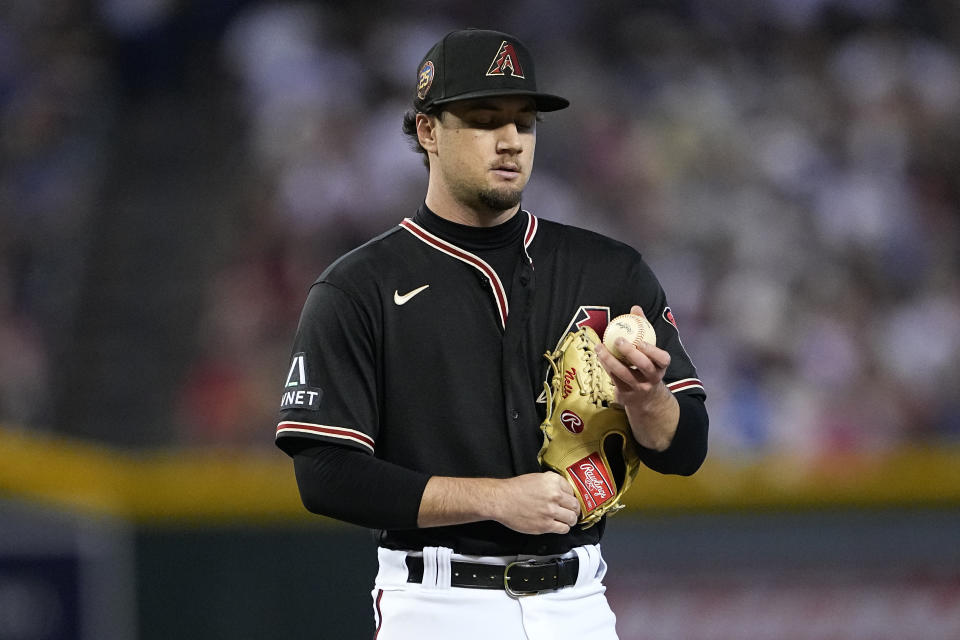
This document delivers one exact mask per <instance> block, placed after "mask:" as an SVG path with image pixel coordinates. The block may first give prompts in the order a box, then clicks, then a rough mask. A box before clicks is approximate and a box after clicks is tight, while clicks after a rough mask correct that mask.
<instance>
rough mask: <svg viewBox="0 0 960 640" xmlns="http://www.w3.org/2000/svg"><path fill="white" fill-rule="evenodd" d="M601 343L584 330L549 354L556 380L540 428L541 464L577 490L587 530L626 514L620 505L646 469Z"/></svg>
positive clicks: (548, 385) (549, 386)
mask: <svg viewBox="0 0 960 640" xmlns="http://www.w3.org/2000/svg"><path fill="white" fill-rule="evenodd" d="M599 342H600V338H599V337H598V336H597V333H596V332H595V331H594V330H593V329H591V328H590V327H584V328H582V329H580V330H579V331H575V332H574V331H571V332H569V333H568V334H567V335H566V336H565V337H564V339H563V341H562V342H561V343H560V346H559V347H557V349H556V351H554V352H553V353H547V354H545V355H546V358H547V360H549V361H550V366H551V367H552V369H553V375H552V376H551V380H550V382H549V383H546V382H545V383H544V387H545V389H546V396H547V417H546V419H545V420H544V421H543V423H542V424H541V425H540V429H541V430H542V431H543V435H544V439H543V446H542V447H541V449H540V454H539V456H538V460H539V461H540V464H541V466H542V467H544V468H546V469H552V470H553V471H556V472H557V473H560V474H561V475H563V476H564V477H566V479H567V480H568V481H569V482H570V484H571V485H573V489H574V491H575V492H576V494H577V499H578V500H579V501H580V520H579V524H580V525H582V526H583V528H588V527H591V526H593V525H594V524H596V523H597V522H598V521H599V520H600V518H601V517H603V515H604V514H613V513H615V512H616V511H619V510H620V509H622V508H623V504H622V503H621V502H620V500H621V498H622V497H623V494H624V493H625V492H626V490H627V489H628V488H629V487H630V484H631V483H632V482H633V479H634V478H635V477H636V475H637V471H638V470H639V469H640V464H641V463H640V458H639V457H638V455H637V444H636V442H635V441H634V439H633V434H632V432H631V431H630V423H629V422H628V421H627V415H626V413H625V412H624V411H623V408H622V407H620V406H619V405H617V404H616V387H614V385H613V381H612V380H611V379H610V376H609V374H607V372H606V371H605V370H604V368H603V367H602V366H601V365H600V362H599V361H598V360H597V354H596V352H595V351H594V347H595V345H596V344H597V343H599Z"/></svg>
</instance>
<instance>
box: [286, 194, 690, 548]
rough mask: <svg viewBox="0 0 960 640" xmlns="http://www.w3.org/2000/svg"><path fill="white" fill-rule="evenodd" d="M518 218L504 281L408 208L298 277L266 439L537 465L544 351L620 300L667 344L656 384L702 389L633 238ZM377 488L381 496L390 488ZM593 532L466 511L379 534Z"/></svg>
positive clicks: (450, 542)
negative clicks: (296, 320) (466, 519)
mask: <svg viewBox="0 0 960 640" xmlns="http://www.w3.org/2000/svg"><path fill="white" fill-rule="evenodd" d="M429 215H430V216H432V215H433V214H429ZM518 216H521V218H520V222H519V223H520V224H522V226H523V228H522V230H521V233H520V234H519V237H518V240H517V242H516V248H515V252H516V264H515V267H514V268H513V269H512V281H511V282H509V283H504V282H501V280H500V277H499V275H498V273H497V271H496V270H495V269H494V268H493V267H491V266H490V264H488V263H487V262H485V261H484V260H482V259H480V258H479V257H478V256H477V255H475V254H474V253H472V252H470V251H468V250H465V249H463V248H461V247H460V246H458V245H456V244H454V243H453V242H451V238H450V236H449V235H447V237H441V235H446V234H443V229H442V227H439V226H438V225H430V224H429V217H427V216H425V215H424V211H423V210H421V212H419V213H418V215H417V218H416V219H409V218H408V219H404V220H403V221H402V222H401V223H400V225H398V226H397V227H395V228H393V229H391V230H389V231H388V232H386V233H384V234H383V235H381V236H379V237H377V238H374V239H373V240H371V241H370V242H368V243H366V244H365V245H363V246H361V247H359V248H358V249H355V250H354V251H352V252H350V253H348V254H346V255H345V256H343V257H342V258H341V259H339V260H338V261H337V262H335V263H334V264H332V265H331V266H330V267H329V268H328V269H327V270H326V271H325V272H324V273H323V274H322V275H321V276H320V278H319V279H318V280H317V281H316V283H315V284H314V285H313V286H312V287H311V289H310V292H309V294H308V297H307V301H306V304H305V306H304V309H303V313H302V316H301V319H300V325H299V328H298V331H297V335H296V338H295V341H294V348H293V359H292V362H291V365H290V369H289V373H288V375H287V379H286V381H285V388H284V392H283V401H282V407H281V412H280V422H279V424H278V426H277V432H276V438H277V444H278V446H280V447H281V448H282V449H283V450H285V451H287V452H288V453H290V454H293V453H295V452H296V451H298V450H299V449H302V448H303V447H304V446H309V445H310V444H313V443H316V442H317V441H321V442H327V443H336V444H342V445H346V446H349V447H354V448H356V449H358V450H361V451H364V452H366V453H369V454H371V455H375V456H377V457H380V458H382V459H384V460H388V461H390V462H393V463H396V464H398V465H401V466H404V467H406V468H409V469H414V470H417V471H420V472H423V473H427V474H430V475H442V476H458V477H490V478H507V477H512V476H516V475H520V474H524V473H531V472H537V471H540V467H539V464H538V462H537V454H538V452H539V450H540V447H541V444H542V440H543V435H542V432H541V431H540V428H539V425H540V423H541V422H542V420H543V417H544V411H545V405H544V404H543V403H542V394H543V385H544V381H545V380H546V379H547V372H548V368H549V366H548V363H547V360H546V358H545V357H544V354H545V353H546V352H548V351H551V350H553V349H554V348H555V347H556V345H557V344H558V343H559V342H560V340H561V339H562V337H563V336H564V335H565V334H566V333H567V332H568V331H571V330H576V329H577V328H579V327H581V326H584V325H589V326H591V327H593V328H594V329H595V330H596V331H597V333H598V334H599V335H602V334H603V329H604V328H605V327H606V324H607V322H608V321H609V320H610V319H611V318H613V317H615V316H617V315H619V314H622V313H629V311H630V307H631V306H632V305H633V304H640V305H641V306H642V307H643V309H644V313H645V314H646V315H647V318H648V319H650V321H651V322H652V323H653V325H654V328H655V329H656V333H657V345H658V346H659V347H660V348H662V349H665V350H666V351H668V352H669V353H670V355H671V358H672V359H671V364H670V366H669V368H668V370H667V373H666V376H665V378H664V382H665V384H666V385H667V387H668V388H669V389H671V390H672V391H673V392H674V393H676V394H692V395H698V396H700V397H703V396H704V389H703V385H702V384H701V382H700V380H699V379H698V376H697V372H696V370H695V368H694V366H693V364H692V363H691V361H690V359H689V357H688V356H687V354H686V352H685V350H684V348H683V345H682V344H681V342H680V337H679V334H678V331H677V328H676V323H675V322H674V320H673V316H672V314H671V312H670V308H669V307H668V306H667V301H666V297H665V295H664V292H663V290H662V288H661V287H660V284H659V283H658V281H657V279H656V277H655V276H654V274H653V272H652V271H651V270H650V269H649V267H648V266H647V265H646V263H645V262H644V261H643V260H642V258H641V256H640V254H639V253H638V252H637V251H636V250H634V249H633V248H631V247H629V246H627V245H625V244H623V243H619V242H616V241H614V240H612V239H610V238H607V237H605V236H602V235H599V234H596V233H593V232H590V231H586V230H583V229H579V228H576V227H572V226H568V225H561V224H557V223H553V222H549V221H545V220H540V219H538V218H536V217H535V216H533V215H532V214H530V213H528V212H526V211H520V212H519V213H518ZM428 226H429V227H430V229H428V228H427V227H428ZM438 234H439V235H438ZM507 271H510V270H507ZM508 292H509V294H508ZM538 400H539V402H538ZM383 499H384V500H390V490H389V487H384V491H383ZM602 531H603V527H602V526H596V527H592V528H590V529H587V530H583V529H581V528H579V527H574V528H573V529H571V531H570V532H569V533H567V534H564V535H558V534H545V535H540V536H531V535H527V534H521V533H518V532H516V531H513V530H510V529H508V528H507V527H504V526H502V525H500V524H499V523H496V522H478V523H471V524H464V525H457V526H449V527H435V528H428V529H415V530H404V531H384V532H382V533H381V536H380V542H381V544H383V545H384V546H387V547H392V548H408V549H416V548H421V547H423V546H447V547H451V548H453V549H454V550H455V551H458V552H460V553H472V554H478V555H508V554H517V553H536V554H543V553H559V552H563V551H566V550H568V549H569V548H571V547H573V546H577V545H581V544H594V543H596V542H598V540H599V537H600V536H601V535H602Z"/></svg>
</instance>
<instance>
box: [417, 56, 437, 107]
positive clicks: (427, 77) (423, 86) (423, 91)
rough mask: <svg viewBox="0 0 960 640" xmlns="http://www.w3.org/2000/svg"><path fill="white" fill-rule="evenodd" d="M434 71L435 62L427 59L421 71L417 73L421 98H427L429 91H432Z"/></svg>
mask: <svg viewBox="0 0 960 640" xmlns="http://www.w3.org/2000/svg"><path fill="white" fill-rule="evenodd" d="M434 73H435V70H434V68H433V62H431V61H430V60H427V61H426V62H424V63H423V66H422V67H421V68H420V73H419V74H417V97H418V98H420V99H421V100H423V99H424V98H426V97H427V92H428V91H430V86H431V85H432V84H433V76H434Z"/></svg>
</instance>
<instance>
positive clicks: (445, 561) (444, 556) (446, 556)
mask: <svg viewBox="0 0 960 640" xmlns="http://www.w3.org/2000/svg"><path fill="white" fill-rule="evenodd" d="M436 549H437V589H449V588H450V577H451V575H452V574H453V569H451V568H450V557H451V556H452V555H453V549H451V548H449V547H437V548H436Z"/></svg>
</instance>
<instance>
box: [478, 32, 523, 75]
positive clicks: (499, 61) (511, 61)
mask: <svg viewBox="0 0 960 640" xmlns="http://www.w3.org/2000/svg"><path fill="white" fill-rule="evenodd" d="M508 71H509V73H510V75H512V76H513V77H514V78H522V77H523V67H521V66H520V58H519V57H518V56H517V51H516V49H514V48H513V45H512V44H510V43H509V42H507V41H506V40H504V41H503V43H502V44H501V45H500V50H499V51H497V55H495V56H494V57H493V62H491V63H490V68H489V69H487V75H488V76H502V75H505V74H506V73H507V72H508Z"/></svg>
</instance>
